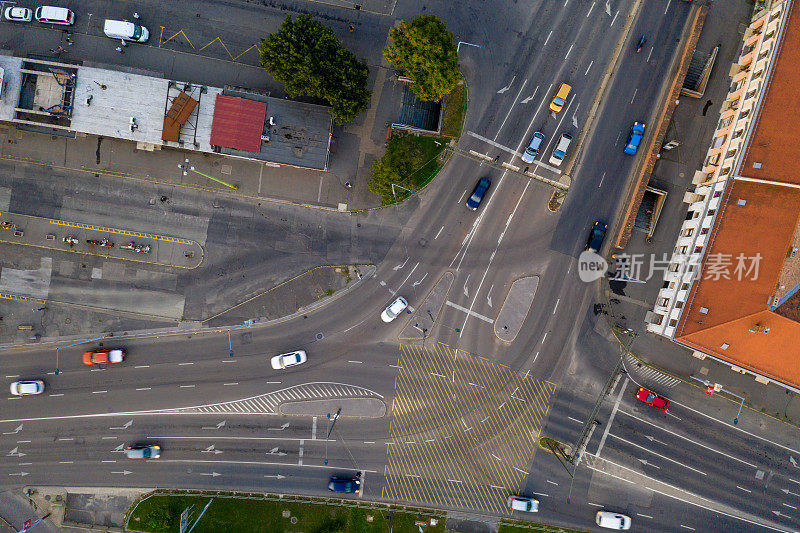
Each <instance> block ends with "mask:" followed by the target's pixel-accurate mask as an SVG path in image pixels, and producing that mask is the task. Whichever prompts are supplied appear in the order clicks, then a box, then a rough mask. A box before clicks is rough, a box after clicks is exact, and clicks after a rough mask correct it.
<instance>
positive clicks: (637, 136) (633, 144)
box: [625, 122, 645, 155]
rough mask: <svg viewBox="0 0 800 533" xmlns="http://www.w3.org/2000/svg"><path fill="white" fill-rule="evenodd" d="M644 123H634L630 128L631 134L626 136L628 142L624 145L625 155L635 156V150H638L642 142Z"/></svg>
mask: <svg viewBox="0 0 800 533" xmlns="http://www.w3.org/2000/svg"><path fill="white" fill-rule="evenodd" d="M644 128H645V126H644V123H642V122H634V123H633V127H631V132H630V134H628V142H627V143H626V144H625V153H626V154H628V155H636V150H638V149H639V144H640V143H641V142H642V137H643V136H644Z"/></svg>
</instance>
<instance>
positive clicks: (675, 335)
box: [646, 0, 800, 391]
mask: <svg viewBox="0 0 800 533" xmlns="http://www.w3.org/2000/svg"><path fill="white" fill-rule="evenodd" d="M797 11H798V10H797V9H796V2H794V1H793V0H787V1H785V2H777V3H772V4H769V7H767V8H766V9H761V10H759V11H757V12H756V13H755V14H754V16H753V19H752V21H751V23H750V25H749V27H748V29H747V31H746V33H745V34H744V43H743V48H742V53H741V55H740V57H739V59H738V61H737V62H736V63H735V64H734V65H733V66H732V68H731V72H730V75H731V88H730V91H729V93H728V96H727V99H726V101H725V103H724V104H723V106H722V110H721V113H720V120H719V123H718V125H717V129H716V131H715V133H714V136H713V141H712V143H711V146H710V148H709V149H708V153H707V156H706V158H705V161H704V164H703V167H702V169H701V170H699V171H697V172H696V173H695V176H694V179H693V184H694V185H695V188H694V191H693V192H687V193H686V195H685V197H684V201H685V202H686V203H688V204H689V210H688V213H687V215H686V219H685V221H684V222H683V225H682V227H681V230H680V233H679V235H678V237H677V241H676V243H675V249H674V251H673V253H672V256H671V258H670V260H669V265H668V267H667V269H666V272H665V274H664V285H663V287H662V288H661V290H660V291H659V295H658V298H657V300H656V304H655V307H654V308H653V310H652V311H650V312H649V313H648V314H647V317H646V321H647V331H648V332H651V333H655V334H658V335H663V336H665V337H668V338H671V339H672V340H674V341H675V342H677V343H679V344H682V345H684V346H686V347H688V348H690V349H692V350H694V351H695V355H696V356H698V357H712V358H714V359H716V360H718V361H721V362H724V363H726V364H729V365H730V366H731V367H732V368H733V369H734V370H737V371H739V372H742V373H749V374H752V375H754V376H755V378H756V379H757V380H759V381H762V382H769V381H775V382H778V383H781V384H783V385H784V386H786V387H789V388H792V389H795V390H798V391H800V364H798V362H800V254H798V253H797V252H798V248H800V228H798V222H800V165H798V163H797V162H798V161H800V98H798V97H797V94H800V68H798V65H800V13H798V12H797Z"/></svg>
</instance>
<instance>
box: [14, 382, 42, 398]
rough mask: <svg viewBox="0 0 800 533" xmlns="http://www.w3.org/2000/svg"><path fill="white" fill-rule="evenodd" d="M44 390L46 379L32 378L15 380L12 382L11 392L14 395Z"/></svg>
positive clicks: (26, 394) (24, 394) (30, 393)
mask: <svg viewBox="0 0 800 533" xmlns="http://www.w3.org/2000/svg"><path fill="white" fill-rule="evenodd" d="M43 392H44V381H42V380H41V379H31V380H23V381H15V382H14V383H12V384H11V394H13V395H14V396H29V395H32V394H41V393H43Z"/></svg>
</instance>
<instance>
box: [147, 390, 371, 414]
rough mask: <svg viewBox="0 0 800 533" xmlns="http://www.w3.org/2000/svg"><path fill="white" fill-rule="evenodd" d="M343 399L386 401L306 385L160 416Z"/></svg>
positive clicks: (265, 410)
mask: <svg viewBox="0 0 800 533" xmlns="http://www.w3.org/2000/svg"><path fill="white" fill-rule="evenodd" d="M332 398H335V399H340V398H383V396H381V395H380V394H378V393H376V392H373V391H371V390H369V389H365V388H363V387H357V386H355V385H346V384H344V383H328V382H316V383H304V384H302V385H295V386H293V387H288V388H286V389H282V390H279V391H275V392H270V393H267V394H261V395H259V396H253V397H251V398H243V399H241V400H233V401H230V402H220V403H213V404H207V405H195V406H191V407H177V408H175V409H163V410H159V411H154V412H159V413H194V414H197V413H213V414H254V415H257V414H275V413H277V412H278V408H279V407H280V406H281V404H283V403H286V402H298V401H303V400H320V399H332Z"/></svg>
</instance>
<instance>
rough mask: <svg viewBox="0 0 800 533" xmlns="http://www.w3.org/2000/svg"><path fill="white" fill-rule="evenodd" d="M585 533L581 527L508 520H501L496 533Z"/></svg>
mask: <svg viewBox="0 0 800 533" xmlns="http://www.w3.org/2000/svg"><path fill="white" fill-rule="evenodd" d="M538 532H544V533H585V530H581V529H567V528H563V527H557V526H548V525H546V524H536V523H533V522H510V521H508V520H502V521H501V522H500V527H499V528H498V529H497V533H538Z"/></svg>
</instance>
